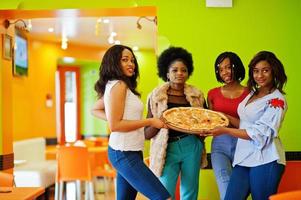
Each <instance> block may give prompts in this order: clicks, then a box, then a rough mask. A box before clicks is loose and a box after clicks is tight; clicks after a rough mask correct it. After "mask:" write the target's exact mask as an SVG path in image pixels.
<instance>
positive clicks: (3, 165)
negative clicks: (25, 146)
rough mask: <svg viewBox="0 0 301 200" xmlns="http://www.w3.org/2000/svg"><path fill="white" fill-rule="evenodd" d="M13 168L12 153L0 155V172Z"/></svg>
mask: <svg viewBox="0 0 301 200" xmlns="http://www.w3.org/2000/svg"><path fill="white" fill-rule="evenodd" d="M12 168H14V153H10V154H5V155H0V170H1V171H2V170H7V169H12Z"/></svg>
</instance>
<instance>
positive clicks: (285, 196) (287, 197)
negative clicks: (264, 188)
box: [269, 190, 301, 200]
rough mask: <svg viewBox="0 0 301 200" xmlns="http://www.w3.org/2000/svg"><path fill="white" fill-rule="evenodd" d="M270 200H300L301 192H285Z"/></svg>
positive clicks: (271, 197) (275, 195) (273, 196)
mask: <svg viewBox="0 0 301 200" xmlns="http://www.w3.org/2000/svg"><path fill="white" fill-rule="evenodd" d="M269 199H270V200H300V199H301V190H296V191H290V192H283V193H278V194H274V195H272V196H270V197H269Z"/></svg>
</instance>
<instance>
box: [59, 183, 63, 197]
mask: <svg viewBox="0 0 301 200" xmlns="http://www.w3.org/2000/svg"><path fill="white" fill-rule="evenodd" d="M59 185H60V188H59V192H60V196H59V200H63V192H64V182H63V181H60V184H59Z"/></svg>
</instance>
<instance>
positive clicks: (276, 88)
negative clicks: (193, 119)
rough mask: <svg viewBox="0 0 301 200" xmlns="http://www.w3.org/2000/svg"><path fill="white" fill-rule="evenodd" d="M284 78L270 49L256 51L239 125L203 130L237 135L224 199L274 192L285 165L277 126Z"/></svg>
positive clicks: (261, 199)
mask: <svg viewBox="0 0 301 200" xmlns="http://www.w3.org/2000/svg"><path fill="white" fill-rule="evenodd" d="M286 81H287V76H286V74H285V71H284V67H283V65H282V63H281V62H280V60H279V59H278V58H277V57H276V56H275V55H274V54H273V53H272V52H268V51H261V52H259V53H258V54H256V56H255V57H254V58H253V59H252V60H251V62H250V64H249V80H248V88H249V89H250V91H251V92H250V94H249V95H248V96H247V97H246V98H245V99H244V100H243V101H242V102H241V103H240V104H239V106H238V114H239V118H240V123H239V129H236V128H228V127H218V128H216V129H213V130H211V131H208V132H207V133H206V134H207V135H213V136H217V135H221V134H225V133H226V134H229V135H232V136H234V137H237V138H238V141H237V145H236V151H235V155H234V161H233V166H234V168H233V171H232V175H231V178H230V182H229V185H228V188H227V192H226V196H225V200H234V199H235V200H245V199H247V197H248V195H249V194H250V193H251V195H252V199H253V200H268V198H269V196H270V195H272V194H275V193H276V192H277V188H278V185H279V183H280V180H281V177H282V174H283V172H284V168H285V151H284V149H283V146H282V144H281V141H280V138H279V130H280V127H281V124H282V122H283V119H284V116H285V113H286V110H287V103H286V100H285V97H284V94H285V93H284V91H283V86H284V84H285V83H286ZM202 135H203V134H202Z"/></svg>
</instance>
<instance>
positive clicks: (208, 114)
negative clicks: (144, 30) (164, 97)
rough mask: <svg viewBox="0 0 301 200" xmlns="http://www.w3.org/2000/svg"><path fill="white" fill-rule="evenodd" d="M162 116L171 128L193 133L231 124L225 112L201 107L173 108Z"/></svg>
mask: <svg viewBox="0 0 301 200" xmlns="http://www.w3.org/2000/svg"><path fill="white" fill-rule="evenodd" d="M162 118H163V120H164V122H165V124H166V125H167V126H168V127H169V128H170V129H173V130H177V131H181V132H185V133H191V134H199V132H200V131H204V130H210V129H213V128H215V127H218V126H228V125H229V120H228V118H227V117H226V116H225V115H224V114H222V113H220V112H215V111H212V110H208V109H204V108H199V107H177V108H171V109H168V110H166V111H164V112H163V114H162Z"/></svg>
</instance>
